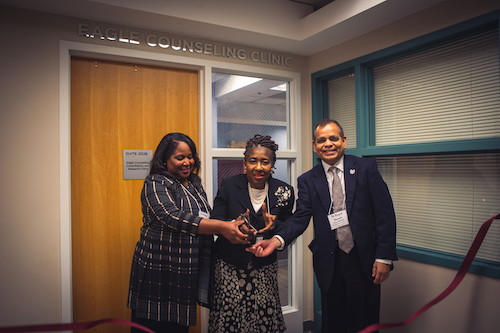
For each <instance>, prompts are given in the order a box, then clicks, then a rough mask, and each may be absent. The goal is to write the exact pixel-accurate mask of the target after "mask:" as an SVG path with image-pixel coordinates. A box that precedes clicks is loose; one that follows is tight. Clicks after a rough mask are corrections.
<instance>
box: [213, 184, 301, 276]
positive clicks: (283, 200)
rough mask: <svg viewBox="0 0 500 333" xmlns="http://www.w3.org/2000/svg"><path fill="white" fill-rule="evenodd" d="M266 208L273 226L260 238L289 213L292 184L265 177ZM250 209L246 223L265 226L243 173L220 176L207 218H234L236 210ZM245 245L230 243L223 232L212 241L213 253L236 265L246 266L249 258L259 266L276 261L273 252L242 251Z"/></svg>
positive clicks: (279, 223) (278, 226)
mask: <svg viewBox="0 0 500 333" xmlns="http://www.w3.org/2000/svg"><path fill="white" fill-rule="evenodd" d="M268 183H269V192H268V193H269V203H267V202H266V205H267V204H269V211H270V213H271V214H272V215H276V224H275V228H274V229H273V230H271V231H268V232H265V233H264V234H262V236H264V239H269V238H271V237H272V236H273V235H274V233H275V232H277V231H278V230H280V228H281V224H282V222H283V221H285V220H287V219H288V218H289V217H290V216H291V215H292V209H293V204H294V202H295V193H294V190H293V187H292V186H290V185H288V184H287V183H285V182H282V181H281V180H278V179H274V178H272V177H269V180H268ZM247 208H248V209H249V210H250V216H249V217H250V223H251V224H252V225H253V226H254V227H255V228H256V229H257V230H260V229H262V228H264V227H265V222H264V218H263V216H262V209H260V210H259V211H258V212H255V211H254V209H253V205H252V203H251V201H250V196H249V194H248V180H247V176H246V175H244V174H240V175H236V176H231V177H227V178H224V179H223V180H222V182H221V184H220V186H219V190H218V192H217V196H216V198H215V200H214V209H213V210H212V213H211V215H210V216H211V218H214V219H220V220H232V219H236V218H237V217H238V216H239V215H240V214H242V213H245V212H246V210H247ZM248 246H249V245H245V244H243V245H239V244H232V243H230V242H229V241H228V240H227V239H226V238H224V237H223V236H219V237H218V239H217V242H216V244H215V249H216V253H217V256H218V257H219V258H222V259H224V260H225V261H226V262H229V263H231V264H233V265H235V266H236V267H238V268H240V269H245V268H247V264H248V263H249V262H250V260H252V263H253V267H254V268H260V267H262V266H264V265H268V264H270V263H273V262H274V261H276V253H274V254H272V255H271V256H269V257H266V258H257V257H255V256H254V255H253V254H252V253H250V252H247V251H245V249H246V248H247V247H248Z"/></svg>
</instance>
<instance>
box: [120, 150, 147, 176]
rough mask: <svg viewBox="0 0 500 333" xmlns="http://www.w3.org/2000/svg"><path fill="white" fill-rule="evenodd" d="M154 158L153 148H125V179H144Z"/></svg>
mask: <svg viewBox="0 0 500 333" xmlns="http://www.w3.org/2000/svg"><path fill="white" fill-rule="evenodd" d="M152 158H153V151H152V150H139V149H123V179H124V180H130V179H141V180H144V178H146V176H147V175H148V172H149V164H150V162H151V159H152Z"/></svg>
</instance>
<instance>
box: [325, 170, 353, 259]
mask: <svg viewBox="0 0 500 333" xmlns="http://www.w3.org/2000/svg"><path fill="white" fill-rule="evenodd" d="M329 171H330V172H332V173H333V185H332V193H333V194H332V196H333V209H334V211H335V213H336V212H340V211H342V210H344V209H345V206H344V193H343V192H342V185H341V184H340V178H339V176H338V174H337V170H336V167H331V168H330V169H329ZM336 230H337V240H338V242H339V248H340V249H341V250H342V251H344V252H345V253H349V252H351V250H352V248H353V247H354V237H353V236H352V231H351V226H350V225H344V226H342V227H339V228H337V229H336Z"/></svg>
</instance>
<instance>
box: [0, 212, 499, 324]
mask: <svg viewBox="0 0 500 333" xmlns="http://www.w3.org/2000/svg"><path fill="white" fill-rule="evenodd" d="M499 218H500V214H498V215H496V216H493V217H492V218H491V219H489V220H488V221H486V222H484V223H483V225H482V226H481V228H480V229H479V231H478V233H477V235H476V238H475V239H474V242H473V243H472V245H471V247H470V249H469V252H467V255H466V256H465V259H464V261H463V262H462V266H460V269H459V270H458V273H457V275H456V276H455V278H454V279H453V281H452V282H451V283H450V285H449V286H448V288H446V289H445V291H443V292H442V293H441V294H440V295H439V296H438V297H436V298H434V299H433V300H432V301H430V302H429V303H427V304H426V305H424V306H423V307H422V308H421V309H420V310H418V311H417V312H415V313H414V314H413V315H411V317H409V318H408V319H406V320H405V321H402V322H399V323H389V324H373V325H370V326H368V327H366V328H364V329H362V330H361V331H359V332H358V333H370V332H374V331H377V330H379V329H384V328H393V327H400V326H405V325H408V324H409V323H411V322H412V321H414V320H415V319H417V318H418V317H419V316H420V315H421V314H422V313H424V312H425V311H427V310H428V309H429V308H430V307H432V306H434V305H436V304H437V303H439V302H441V301H442V300H443V299H445V298H446V297H447V296H448V295H449V294H451V292H452V291H453V290H455V288H456V287H458V285H459V284H460V282H462V280H463V278H464V277H465V274H467V271H468V270H469V268H470V265H471V264H472V261H473V260H474V258H475V257H476V254H477V251H478V250H479V247H480V246H481V244H482V243H483V240H484V237H485V236H486V233H487V232H488V229H489V228H490V225H491V223H492V222H493V220H495V219H499ZM106 323H113V324H120V325H127V326H131V327H136V328H139V329H141V330H143V331H145V332H149V333H155V332H153V331H151V330H150V329H149V328H146V327H144V326H142V325H139V324H136V323H132V322H130V321H126V320H121V319H113V318H109V319H100V320H96V321H91V322H83V323H69V324H47V325H33V326H11V327H0V333H29V332H48V331H72V330H86V329H89V328H92V327H94V326H97V325H101V324H106Z"/></svg>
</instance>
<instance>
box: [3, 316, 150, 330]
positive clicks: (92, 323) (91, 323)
mask: <svg viewBox="0 0 500 333" xmlns="http://www.w3.org/2000/svg"><path fill="white" fill-rule="evenodd" d="M106 323H111V324H120V325H127V326H130V327H136V328H138V329H141V330H143V331H144V332H149V333H155V332H153V331H151V330H150V329H149V328H147V327H144V326H142V325H139V324H137V323H132V322H130V321H126V320H122V319H113V318H108V319H100V320H96V321H89V322H83V323H68V324H46V325H32V326H11V327H0V333H14V332H16V333H29V332H49V331H73V330H75V331H76V330H86V329H89V328H92V327H94V326H97V325H101V324H106Z"/></svg>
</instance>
